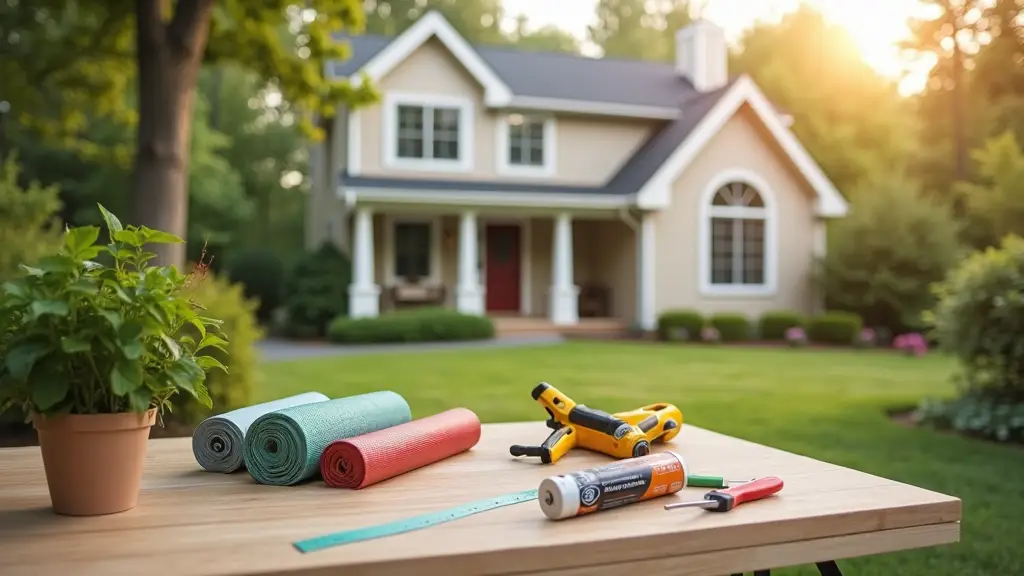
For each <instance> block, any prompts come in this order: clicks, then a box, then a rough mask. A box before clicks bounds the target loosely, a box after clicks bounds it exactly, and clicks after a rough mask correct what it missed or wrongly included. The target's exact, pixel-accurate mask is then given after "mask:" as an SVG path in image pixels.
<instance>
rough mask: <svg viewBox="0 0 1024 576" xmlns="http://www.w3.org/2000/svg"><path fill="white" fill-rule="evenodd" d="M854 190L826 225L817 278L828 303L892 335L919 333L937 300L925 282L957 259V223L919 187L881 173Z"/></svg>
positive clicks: (935, 278) (937, 277)
mask: <svg viewBox="0 0 1024 576" xmlns="http://www.w3.org/2000/svg"><path fill="white" fill-rule="evenodd" d="M859 188H860V189H858V190H853V191H851V193H850V197H851V198H856V199H857V203H856V206H855V207H854V209H853V210H852V211H851V212H850V214H849V216H847V217H846V218H841V219H839V220H834V221H832V222H830V223H829V227H828V251H827V253H826V256H825V258H824V260H823V263H822V264H823V266H822V270H821V272H822V275H821V281H822V282H823V286H822V287H823V289H824V292H825V300H826V306H828V308H829V309H830V310H845V311H847V312H853V313H855V314H857V315H858V316H860V317H861V318H862V319H863V321H864V324H865V325H867V326H871V327H872V328H875V329H878V328H882V327H885V328H887V329H888V330H889V331H890V332H892V333H897V334H898V333H902V332H913V331H920V330H923V329H924V328H925V327H926V326H925V325H924V320H923V316H924V313H925V312H926V311H927V310H929V309H931V308H932V307H933V306H934V305H935V298H934V296H933V294H932V293H931V291H930V288H931V285H932V284H933V283H935V282H939V281H941V280H942V279H943V278H944V277H945V276H946V272H947V271H949V270H950V269H951V268H952V266H954V265H956V263H957V262H958V261H959V260H960V258H961V256H962V253H961V246H960V243H959V232H958V226H959V225H958V223H957V221H956V219H955V218H954V216H953V215H952V214H951V213H950V210H949V208H948V206H947V205H946V204H944V203H942V202H939V201H936V200H933V199H929V198H926V197H925V196H923V195H922V194H921V193H920V191H919V190H918V187H917V184H916V183H915V182H913V181H910V180H908V179H907V178H906V177H904V176H902V175H900V174H893V173H891V172H889V171H885V170H880V171H878V174H877V175H875V177H874V178H872V179H868V180H865V181H864V182H862V183H861V184H860V185H859Z"/></svg>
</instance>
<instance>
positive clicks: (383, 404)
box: [245, 391, 412, 486]
mask: <svg viewBox="0 0 1024 576" xmlns="http://www.w3.org/2000/svg"><path fill="white" fill-rule="evenodd" d="M410 420H412V413H411V411H410V410H409V404H408V403H407V402H406V401H405V399H404V398H402V397H401V396H399V395H398V394H396V393H394V392H390V391H385V392H371V393H370V394H361V395H359V396H350V397H348V398H338V399H336V400H328V401H327V402H316V403H314V404H305V405H302V406H293V407H291V408H285V409H283V410H277V411H275V412H271V413H269V414H264V415H263V416H260V417H259V418H257V419H256V421H255V422H253V423H252V426H250V427H249V430H248V432H247V433H246V435H245V467H246V469H248V471H249V474H250V475H252V477H253V479H255V480H256V481H257V482H259V483H261V484H273V485H275V486H290V485H292V484H297V483H299V482H302V481H303V480H308V479H309V478H312V477H313V476H314V475H316V474H318V473H319V471H320V455H321V454H323V451H324V448H326V447H327V445H328V444H330V443H331V442H334V441H335V440H341V439H344V438H352V437H353V436H359V435H360V434H366V433H368V432H375V431H377V430H382V429H384V428H390V427H391V426H397V425H399V424H404V423H406V422H409V421H410Z"/></svg>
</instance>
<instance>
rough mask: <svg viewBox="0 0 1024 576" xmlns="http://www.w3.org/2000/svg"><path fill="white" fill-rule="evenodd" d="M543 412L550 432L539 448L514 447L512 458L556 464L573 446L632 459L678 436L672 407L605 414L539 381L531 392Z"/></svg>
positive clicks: (678, 421) (677, 420)
mask: <svg viewBox="0 0 1024 576" xmlns="http://www.w3.org/2000/svg"><path fill="white" fill-rule="evenodd" d="M531 395H532V396H533V399H534V400H536V401H537V402H539V403H540V405H541V406H543V407H544V409H545V410H547V413H548V415H549V416H550V418H549V419H548V420H547V422H545V423H546V424H547V426H548V428H551V429H552V430H554V432H552V433H551V435H550V436H548V438H547V440H545V441H544V443H543V444H541V445H540V446H520V445H518V444H517V445H515V446H512V447H511V448H509V452H510V453H511V454H512V455H513V456H539V457H540V460H541V462H543V463H545V464H551V463H553V462H557V461H558V459H559V458H561V457H562V456H564V455H565V454H566V453H567V452H568V451H569V450H572V449H573V448H575V447H576V446H579V447H580V448H584V449H587V450H592V451H594V452H600V453H602V454H607V455H608V456H612V457H614V458H619V459H622V458H635V457H638V456H645V455H647V454H650V453H651V443H652V442H667V441H669V440H671V439H672V438H675V436H676V435H677V434H679V427H680V426H682V424H683V414H682V413H681V412H680V411H679V408H676V407H675V406H673V405H672V404H665V403H661V404H650V405H648V406H644V407H642V408H638V409H636V410H631V411H629V412H620V413H618V414H614V415H613V414H608V413H607V412H602V411H600V410H595V409H593V408H588V407H587V406H584V405H583V404H577V403H575V402H573V401H572V400H571V399H570V398H569V397H568V396H566V395H565V394H562V393H561V392H559V391H558V390H557V389H556V388H555V387H554V386H552V385H550V384H548V383H546V382H541V383H540V384H538V385H537V386H536V387H535V388H534V389H533V392H531Z"/></svg>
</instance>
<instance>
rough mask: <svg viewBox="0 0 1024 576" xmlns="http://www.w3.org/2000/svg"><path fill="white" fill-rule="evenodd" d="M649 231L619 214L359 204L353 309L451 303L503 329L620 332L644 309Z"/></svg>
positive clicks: (354, 312)
mask: <svg viewBox="0 0 1024 576" xmlns="http://www.w3.org/2000/svg"><path fill="white" fill-rule="evenodd" d="M643 227H644V222H643V220H642V216H641V217H639V218H638V216H637V215H634V214H630V213H628V212H625V211H620V210H605V211H597V210H539V209H525V208H519V209H508V208H502V207H493V206H459V207H452V206H429V205H403V204H385V203H361V204H357V205H356V206H353V210H352V211H351V222H350V230H351V247H352V250H351V253H352V257H353V262H352V270H353V278H352V284H351V286H350V290H349V314H350V315H351V316H353V317H372V316H377V315H379V314H382V313H386V312H388V311H393V310H401V309H406V308H410V307H416V306H446V307H451V308H454V309H457V310H459V311H461V312H463V313H467V314H477V315H488V316H491V317H494V318H495V319H496V325H497V328H498V330H499V332H541V331H545V330H548V327H551V326H553V327H556V328H559V329H560V330H561V331H564V329H565V328H567V327H575V328H584V327H590V328H593V327H597V329H599V331H612V330H613V329H618V330H620V331H621V330H623V329H625V328H628V327H629V326H630V325H632V324H634V323H636V322H637V319H638V318H639V317H640V316H641V315H642V314H643V309H642V308H643V306H645V305H646V303H645V302H643V301H642V298H640V297H639V293H640V291H641V290H642V288H641V286H640V278H641V276H642V275H641V274H640V273H639V271H640V268H641V266H640V264H641V254H642V250H641V246H640V244H641V242H640V241H639V239H640V238H641V236H642V233H641V232H642V229H643ZM598 319H601V320H602V321H597V320H598Z"/></svg>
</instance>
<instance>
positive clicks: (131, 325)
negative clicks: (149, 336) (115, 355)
mask: <svg viewBox="0 0 1024 576" xmlns="http://www.w3.org/2000/svg"><path fill="white" fill-rule="evenodd" d="M143 329H144V326H143V325H142V324H141V323H139V322H138V321H135V320H129V321H128V322H125V323H124V324H122V325H121V328H120V329H119V330H118V331H117V340H118V344H119V345H120V346H121V351H122V352H123V353H124V357H125V358H127V359H129V360H135V359H136V358H139V357H140V356H142V352H143V346H142V332H143Z"/></svg>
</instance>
